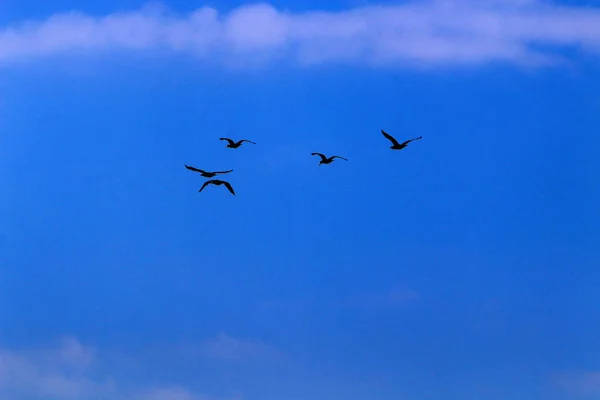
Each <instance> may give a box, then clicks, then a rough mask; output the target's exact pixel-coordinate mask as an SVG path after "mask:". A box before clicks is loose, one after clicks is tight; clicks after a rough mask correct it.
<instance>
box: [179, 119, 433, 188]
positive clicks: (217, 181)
mask: <svg viewBox="0 0 600 400" xmlns="http://www.w3.org/2000/svg"><path fill="white" fill-rule="evenodd" d="M381 133H382V134H383V136H385V137H386V138H387V139H388V140H389V141H390V142H392V145H391V146H390V149H392V150H402V149H403V148H405V147H406V146H407V145H408V144H409V143H410V142H412V141H414V140H420V139H422V138H423V136H419V137H417V138H413V139H408V140H406V141H404V142H402V143H400V142H398V141H397V140H396V139H395V138H394V137H393V136H392V135H390V134H389V133H387V132H385V131H384V130H383V129H382V130H381ZM219 140H226V141H227V146H226V147H228V148H230V149H237V148H238V147H240V146H241V145H242V143H244V142H248V143H252V144H256V143H254V142H253V141H252V140H247V139H242V140H238V141H237V142H236V141H234V140H233V139H230V138H226V137H222V138H219ZM310 154H311V155H313V156H319V157H321V161H319V165H321V164H331V163H332V162H333V161H334V160H335V159H336V158H339V159H342V160H344V161H348V159H347V158H344V157H341V156H330V157H327V156H325V154H322V153H316V152H315V153H310ZM185 167H186V168H187V169H189V170H190V171H194V172H198V173H199V174H200V175H202V176H203V177H204V178H214V177H215V176H217V175H219V174H228V173H230V172H233V170H232V169H230V170H227V171H212V172H210V171H205V170H203V169H200V168H196V167H192V166H190V165H187V164H185ZM208 185H216V186H221V185H224V186H225V187H226V188H227V190H229V192H231V194H232V195H234V196H235V190H233V187H232V186H231V183H229V182H227V181H222V180H220V179H209V180H207V181H206V182H204V184H203V185H202V187H201V188H200V190H198V192H201V191H202V190H203V189H204V188H205V187H207V186H208Z"/></svg>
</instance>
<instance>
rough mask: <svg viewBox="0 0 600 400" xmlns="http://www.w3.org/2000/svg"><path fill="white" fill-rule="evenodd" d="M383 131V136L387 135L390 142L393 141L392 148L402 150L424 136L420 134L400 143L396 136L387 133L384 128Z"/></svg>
mask: <svg viewBox="0 0 600 400" xmlns="http://www.w3.org/2000/svg"><path fill="white" fill-rule="evenodd" d="M381 133H383V136H385V137H386V138H387V139H388V140H389V141H390V142H392V145H391V146H390V149H392V150H402V149H403V148H405V147H406V146H407V145H408V144H409V143H410V142H412V141H413V140H420V139H422V138H423V136H419V137H418V138H414V139H409V140H407V141H405V142H402V143H398V141H397V140H396V139H394V137H393V136H392V135H390V134H388V133H386V132H385V131H384V130H383V129H382V130H381Z"/></svg>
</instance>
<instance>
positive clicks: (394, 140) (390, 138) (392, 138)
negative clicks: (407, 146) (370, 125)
mask: <svg viewBox="0 0 600 400" xmlns="http://www.w3.org/2000/svg"><path fill="white" fill-rule="evenodd" d="M381 133H383V136H385V137H386V138H387V139H388V140H389V141H390V142H392V144H393V145H394V146H399V145H400V143H398V141H397V140H396V139H394V137H393V136H392V135H390V134H388V133H386V131H384V130H383V129H382V130H381Z"/></svg>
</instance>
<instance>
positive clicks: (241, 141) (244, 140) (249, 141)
mask: <svg viewBox="0 0 600 400" xmlns="http://www.w3.org/2000/svg"><path fill="white" fill-rule="evenodd" d="M243 142H248V143H252V144H256V143H254V142H253V141H252V140H246V139H242V140H240V141H239V142H238V143H243Z"/></svg>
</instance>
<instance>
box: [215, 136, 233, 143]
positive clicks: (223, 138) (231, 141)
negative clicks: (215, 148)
mask: <svg viewBox="0 0 600 400" xmlns="http://www.w3.org/2000/svg"><path fill="white" fill-rule="evenodd" d="M219 140H227V141H228V142H229V144H234V143H235V142H234V141H233V140H231V139H229V138H226V137H222V138H219Z"/></svg>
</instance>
